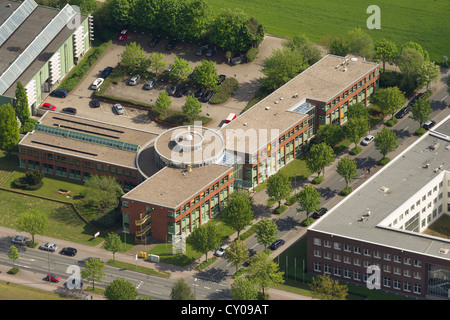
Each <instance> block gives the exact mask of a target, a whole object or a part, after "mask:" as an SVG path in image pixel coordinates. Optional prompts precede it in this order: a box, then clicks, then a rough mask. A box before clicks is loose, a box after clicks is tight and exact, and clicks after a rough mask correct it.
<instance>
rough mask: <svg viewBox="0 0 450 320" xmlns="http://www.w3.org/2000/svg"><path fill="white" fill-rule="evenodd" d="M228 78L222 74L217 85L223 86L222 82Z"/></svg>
mask: <svg viewBox="0 0 450 320" xmlns="http://www.w3.org/2000/svg"><path fill="white" fill-rule="evenodd" d="M226 78H227V76H226V75H224V74H221V75H220V76H219V80H218V81H217V84H218V85H221V84H222V82H224V81H225V79H226Z"/></svg>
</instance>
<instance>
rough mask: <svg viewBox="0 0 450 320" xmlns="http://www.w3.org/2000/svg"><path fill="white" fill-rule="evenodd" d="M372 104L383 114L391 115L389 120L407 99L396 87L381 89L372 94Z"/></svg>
mask: <svg viewBox="0 0 450 320" xmlns="http://www.w3.org/2000/svg"><path fill="white" fill-rule="evenodd" d="M372 99H373V102H374V103H375V104H376V105H377V106H379V107H380V109H381V112H383V114H388V113H389V114H391V119H393V118H394V114H395V113H396V112H397V111H398V110H400V109H401V108H402V107H403V105H404V104H405V103H406V101H407V99H406V98H405V95H404V94H403V92H401V91H400V89H399V88H398V87H388V88H381V89H378V90H377V91H375V93H374V94H373V97H372Z"/></svg>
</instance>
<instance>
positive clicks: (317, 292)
mask: <svg viewBox="0 0 450 320" xmlns="http://www.w3.org/2000/svg"><path fill="white" fill-rule="evenodd" d="M309 287H310V289H311V291H312V293H313V297H314V298H318V299H322V300H344V299H345V297H346V296H347V295H348V287H347V286H346V285H340V284H339V282H338V281H336V280H333V279H331V278H330V276H329V275H327V274H324V275H320V276H318V277H313V280H312V282H311V283H310V284H309Z"/></svg>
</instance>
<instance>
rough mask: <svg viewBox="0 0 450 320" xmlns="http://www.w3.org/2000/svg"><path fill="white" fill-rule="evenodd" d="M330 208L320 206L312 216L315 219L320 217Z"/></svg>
mask: <svg viewBox="0 0 450 320" xmlns="http://www.w3.org/2000/svg"><path fill="white" fill-rule="evenodd" d="M327 211H328V209H327V208H320V209H319V210H318V211H316V212H314V213H313V215H312V217H313V218H314V219H318V218H320V217H321V216H323V215H324V214H325V213H327Z"/></svg>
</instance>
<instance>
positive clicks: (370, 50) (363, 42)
mask: <svg viewBox="0 0 450 320" xmlns="http://www.w3.org/2000/svg"><path fill="white" fill-rule="evenodd" d="M346 38H347V44H348V50H349V52H352V53H358V54H360V55H362V56H363V57H365V58H366V59H367V60H369V61H370V60H372V59H373V55H374V44H373V40H372V38H371V37H370V35H369V34H368V33H366V32H364V31H363V30H362V29H361V28H355V29H352V30H350V31H349V32H348V33H347V36H346Z"/></svg>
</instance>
